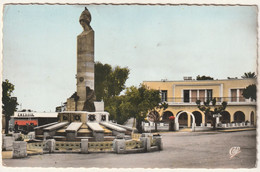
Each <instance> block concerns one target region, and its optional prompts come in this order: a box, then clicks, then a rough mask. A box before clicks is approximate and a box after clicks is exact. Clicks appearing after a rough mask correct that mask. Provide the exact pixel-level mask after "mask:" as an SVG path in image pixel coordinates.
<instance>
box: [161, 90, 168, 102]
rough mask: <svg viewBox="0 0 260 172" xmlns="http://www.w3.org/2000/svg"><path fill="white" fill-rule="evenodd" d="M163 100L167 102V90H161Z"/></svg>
mask: <svg viewBox="0 0 260 172" xmlns="http://www.w3.org/2000/svg"><path fill="white" fill-rule="evenodd" d="M161 97H162V102H167V90H162V91H161Z"/></svg>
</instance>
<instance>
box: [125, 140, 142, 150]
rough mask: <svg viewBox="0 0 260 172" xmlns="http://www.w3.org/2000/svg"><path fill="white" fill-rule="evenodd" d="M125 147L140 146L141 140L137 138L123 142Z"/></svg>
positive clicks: (135, 147) (134, 147) (133, 147)
mask: <svg viewBox="0 0 260 172" xmlns="http://www.w3.org/2000/svg"><path fill="white" fill-rule="evenodd" d="M125 146H126V149H127V150H129V149H137V148H141V147H142V142H141V141H138V140H130V141H126V143H125Z"/></svg>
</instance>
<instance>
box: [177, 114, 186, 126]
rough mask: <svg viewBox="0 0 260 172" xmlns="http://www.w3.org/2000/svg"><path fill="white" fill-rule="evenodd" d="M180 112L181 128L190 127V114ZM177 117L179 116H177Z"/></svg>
mask: <svg viewBox="0 0 260 172" xmlns="http://www.w3.org/2000/svg"><path fill="white" fill-rule="evenodd" d="M181 112H183V111H179V112H178V113H177V114H180V116H179V118H178V120H179V126H180V127H181V128H182V127H184V128H185V127H188V114H187V113H186V112H183V113H181ZM176 117H177V115H176Z"/></svg>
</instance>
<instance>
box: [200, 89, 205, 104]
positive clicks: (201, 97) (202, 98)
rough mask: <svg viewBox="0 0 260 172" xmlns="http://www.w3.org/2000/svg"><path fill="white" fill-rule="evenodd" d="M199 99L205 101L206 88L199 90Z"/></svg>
mask: <svg viewBox="0 0 260 172" xmlns="http://www.w3.org/2000/svg"><path fill="white" fill-rule="evenodd" d="M199 100H200V101H201V102H204V101H205V90H199Z"/></svg>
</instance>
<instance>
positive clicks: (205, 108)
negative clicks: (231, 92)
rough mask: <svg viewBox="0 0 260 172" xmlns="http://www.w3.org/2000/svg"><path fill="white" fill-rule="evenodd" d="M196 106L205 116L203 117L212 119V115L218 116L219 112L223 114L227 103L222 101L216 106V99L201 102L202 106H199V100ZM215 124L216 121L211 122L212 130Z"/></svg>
mask: <svg viewBox="0 0 260 172" xmlns="http://www.w3.org/2000/svg"><path fill="white" fill-rule="evenodd" d="M196 104H197V106H198V108H199V110H201V111H202V112H203V113H204V114H205V116H209V117H211V118H212V117H213V115H214V114H220V113H221V112H223V111H224V110H225V109H226V107H227V102H225V101H223V102H222V103H221V105H217V101H216V98H213V99H212V100H207V101H205V102H203V105H202V104H201V101H200V100H197V101H196ZM215 122H216V121H215V120H214V121H213V123H214V124H213V127H214V128H215Z"/></svg>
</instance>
